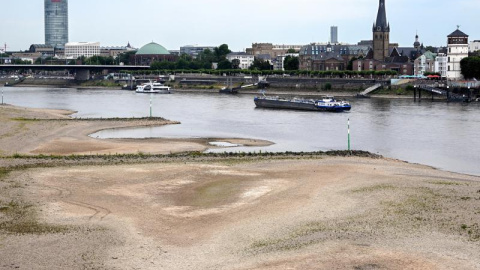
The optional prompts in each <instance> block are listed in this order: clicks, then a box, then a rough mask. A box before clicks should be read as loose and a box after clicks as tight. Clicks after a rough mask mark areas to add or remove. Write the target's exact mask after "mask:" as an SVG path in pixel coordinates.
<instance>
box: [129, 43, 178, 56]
mask: <svg viewBox="0 0 480 270" xmlns="http://www.w3.org/2000/svg"><path fill="white" fill-rule="evenodd" d="M152 54H170V52H169V51H168V50H167V49H165V47H163V46H162V45H160V44H157V43H155V42H151V43H148V44H147V45H145V46H143V47H142V48H140V49H139V50H138V52H137V55H152Z"/></svg>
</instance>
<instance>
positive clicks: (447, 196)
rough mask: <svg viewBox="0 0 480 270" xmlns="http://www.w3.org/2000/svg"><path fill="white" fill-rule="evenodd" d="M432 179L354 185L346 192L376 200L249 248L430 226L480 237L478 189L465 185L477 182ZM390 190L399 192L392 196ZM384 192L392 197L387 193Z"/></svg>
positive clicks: (415, 230)
mask: <svg viewBox="0 0 480 270" xmlns="http://www.w3.org/2000/svg"><path fill="white" fill-rule="evenodd" d="M434 183H439V184H435V185H440V186H436V187H435V186H434V187H431V186H421V185H420V186H418V185H417V184H414V183H412V184H411V185H408V186H402V187H400V186H394V185H390V184H378V185H373V186H367V187H362V188H357V189H353V190H351V191H350V194H352V195H353V196H355V197H358V196H368V198H369V199H368V200H369V201H372V200H373V201H378V203H377V205H376V206H375V208H373V209H371V210H369V211H367V212H366V213H362V214H359V215H353V216H349V217H346V218H338V219H332V220H317V221H312V222H310V223H307V224H304V225H300V226H298V227H295V228H291V229H290V233H289V234H288V235H286V236H284V237H280V238H268V239H261V240H258V241H255V242H253V243H252V244H251V246H250V251H251V252H254V253H258V252H260V253H263V252H276V251H285V250H297V249H301V248H303V247H305V246H309V245H313V244H318V243H321V242H324V241H335V240H356V239H361V238H364V237H377V236H383V237H386V238H388V237H392V238H395V237H406V236H407V235H416V234H422V233H429V232H438V233H444V234H445V235H457V236H460V237H462V238H463V239H465V240H466V241H473V242H477V241H480V229H479V225H478V224H480V216H478V214H479V213H480V211H479V210H480V207H479V205H480V193H476V189H474V190H472V189H471V188H468V187H469V186H471V185H475V186H476V187H477V188H478V187H480V183H466V182H458V183H457V182H444V181H436V182H434ZM427 184H431V182H427ZM444 186H448V187H449V189H445V187H444ZM395 193H397V194H402V196H395ZM475 193H476V194H475ZM472 195H476V196H475V197H474V196H472ZM389 197H390V198H392V199H386V198H389ZM472 213H477V215H472Z"/></svg>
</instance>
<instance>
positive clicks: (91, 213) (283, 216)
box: [0, 157, 480, 269]
mask: <svg viewBox="0 0 480 270" xmlns="http://www.w3.org/2000/svg"><path fill="white" fill-rule="evenodd" d="M478 181H479V178H478V177H470V176H464V175H459V174H453V173H447V172H441V171H437V170H434V169H431V168H428V167H424V166H417V165H411V164H406V163H403V162H398V161H388V160H383V159H375V160H374V159H368V158H353V157H352V158H334V157H328V158H321V159H320V158H319V159H309V160H294V159H288V160H269V161H265V160H260V159H255V158H253V159H251V160H247V161H245V160H243V161H239V160H236V159H227V160H219V161H209V162H178V161H176V162H170V163H157V164H154V163H152V164H144V165H138V164H137V165H121V166H84V167H61V168H46V169H30V170H26V171H22V172H16V173H13V174H11V175H9V178H5V179H4V180H3V181H2V182H1V183H2V185H3V187H4V189H3V190H7V191H8V192H6V191H5V192H4V194H5V195H6V196H7V197H8V198H11V199H12V200H18V199H19V198H20V197H21V198H23V199H22V200H24V201H25V203H28V204H33V205H35V208H36V209H38V217H39V220H40V221H41V222H40V223H41V224H49V225H48V226H56V227H54V228H57V229H56V230H53V231H52V232H51V233H48V232H43V233H40V234H28V233H27V234H26V235H23V236H13V235H7V236H5V237H4V238H3V240H2V241H3V243H4V244H3V245H1V246H0V267H2V266H7V267H8V266H11V265H13V266H20V267H21V268H29V269H35V268H36V269H41V268H42V269H48V268H52V269H55V268H57V269H72V268H82V267H86V268H94V269H95V268H104V269H478V268H479V267H480V258H479V256H478V254H480V246H479V244H478V243H479V242H478V241H479V240H480V232H479V229H478V224H479V223H480V217H479V216H480V215H479V212H478V211H480V208H479V200H480V193H478V192H480V182H478ZM3 203H4V204H6V203H7V201H6V200H4V202H3ZM5 207H7V208H4V209H9V208H8V206H5ZM40 210H41V211H40ZM6 211H7V210H4V212H5V213H7V212H6ZM475 224H477V225H475ZM45 226H47V225H45ZM58 226H64V227H58ZM59 228H60V229H61V230H60V229H59ZM64 229H65V230H64ZM10 230H13V228H10ZM26 254H29V255H28V256H26Z"/></svg>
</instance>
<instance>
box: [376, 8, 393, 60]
mask: <svg viewBox="0 0 480 270" xmlns="http://www.w3.org/2000/svg"><path fill="white" fill-rule="evenodd" d="M389 46H390V24H389V23H388V22H387V12H386V9H385V0H380V5H379V7H378V14H377V21H376V22H375V23H374V24H373V59H375V60H378V61H384V60H385V58H386V57H388V56H389V53H388V51H389V50H388V49H389Z"/></svg>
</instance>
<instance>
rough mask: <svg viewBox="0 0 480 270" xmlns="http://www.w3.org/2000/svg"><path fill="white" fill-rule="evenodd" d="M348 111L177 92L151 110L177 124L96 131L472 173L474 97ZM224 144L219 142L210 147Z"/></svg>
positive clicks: (123, 110) (143, 98)
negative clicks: (341, 153)
mask: <svg viewBox="0 0 480 270" xmlns="http://www.w3.org/2000/svg"><path fill="white" fill-rule="evenodd" d="M5 92H6V93H5V99H6V102H7V103H10V104H14V105H18V106H26V107H35V108H55V109H70V110H74V111H78V113H76V114H75V115H74V116H77V117H144V116H148V115H149V102H150V101H149V100H150V96H149V95H143V94H135V93H133V92H129V91H120V90H76V89H42V88H8V89H7V88H5ZM350 101H351V103H352V107H353V108H352V111H351V112H350V113H339V114H337V113H318V112H303V111H288V110H269V109H256V108H255V105H254V103H253V96H252V95H238V96H229V95H216V94H202V93H180V92H177V93H175V94H173V95H156V96H154V97H153V115H154V116H161V117H165V118H167V119H170V120H175V121H180V122H181V123H182V124H181V125H172V126H164V127H157V128H141V129H119V130H110V131H102V132H98V133H96V134H95V136H99V137H104V138H107V137H108V138H123V137H128V138H145V137H171V138H179V137H180V138H192V137H210V138H252V139H263V140H269V141H273V142H275V144H274V145H271V146H268V147H257V148H248V147H238V148H228V149H227V150H228V151H233V149H236V150H237V151H257V152H258V151H259V150H262V151H271V152H274V151H317V150H331V149H335V150H338V149H346V148H347V119H349V118H350V121H351V130H352V146H353V148H354V149H359V150H367V151H370V152H374V153H379V154H382V155H385V156H388V157H392V158H398V159H402V160H406V161H410V162H414V163H422V164H428V165H431V166H435V167H438V168H442V169H446V170H451V171H457V172H464V173H471V174H479V175H480V166H478V163H479V162H480V154H479V153H478V151H479V150H477V149H480V140H479V138H480V125H479V124H480V104H478V103H472V104H468V105H464V104H461V103H446V102H439V101H434V102H432V101H430V100H422V101H421V102H414V101H413V100H411V99H358V100H357V99H353V98H352V99H350ZM215 151H225V150H215Z"/></svg>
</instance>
